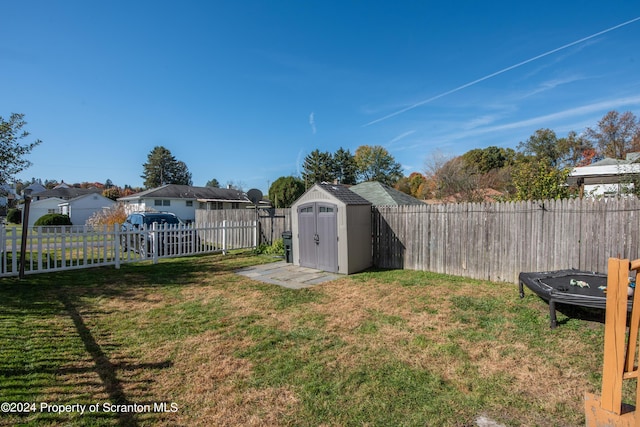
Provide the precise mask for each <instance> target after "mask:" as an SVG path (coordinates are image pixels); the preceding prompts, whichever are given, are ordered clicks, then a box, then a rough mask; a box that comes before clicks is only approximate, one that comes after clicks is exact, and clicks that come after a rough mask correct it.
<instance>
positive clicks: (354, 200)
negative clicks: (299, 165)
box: [311, 182, 371, 205]
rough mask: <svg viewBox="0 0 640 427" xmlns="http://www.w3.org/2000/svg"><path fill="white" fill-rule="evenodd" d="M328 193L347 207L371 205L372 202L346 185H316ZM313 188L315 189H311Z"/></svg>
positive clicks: (324, 183)
mask: <svg viewBox="0 0 640 427" xmlns="http://www.w3.org/2000/svg"><path fill="white" fill-rule="evenodd" d="M315 185H316V186H318V187H320V188H321V189H323V190H324V191H326V192H327V193H329V194H331V195H332V196H333V197H335V198H336V199H338V200H340V201H341V202H343V203H344V204H345V205H370V204H371V202H370V201H368V200H367V199H365V198H364V197H362V196H360V195H359V194H356V193H354V192H353V191H351V190H350V189H349V187H347V186H346V185H341V184H328V183H326V182H323V183H321V184H315ZM311 188H313V187H311Z"/></svg>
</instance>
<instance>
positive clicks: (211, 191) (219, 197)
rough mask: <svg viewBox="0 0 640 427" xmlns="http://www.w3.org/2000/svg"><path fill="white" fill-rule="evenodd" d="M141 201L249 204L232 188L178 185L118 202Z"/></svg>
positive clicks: (138, 194)
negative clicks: (189, 200) (177, 200)
mask: <svg viewBox="0 0 640 427" xmlns="http://www.w3.org/2000/svg"><path fill="white" fill-rule="evenodd" d="M140 199H191V200H203V201H229V202H245V203H247V202H249V199H247V196H246V194H244V193H243V192H242V191H239V190H235V189H232V188H214V187H193V186H190V185H178V184H165V185H162V186H160V187H156V188H151V189H149V190H145V191H141V192H140V193H136V194H132V195H130V196H126V197H120V198H119V199H118V200H119V201H133V200H140Z"/></svg>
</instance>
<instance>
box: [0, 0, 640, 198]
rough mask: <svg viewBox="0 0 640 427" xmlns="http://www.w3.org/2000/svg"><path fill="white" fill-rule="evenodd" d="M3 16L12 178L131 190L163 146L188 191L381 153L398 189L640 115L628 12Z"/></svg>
mask: <svg viewBox="0 0 640 427" xmlns="http://www.w3.org/2000/svg"><path fill="white" fill-rule="evenodd" d="M0 5H1V6H2V15H1V16H0V58H1V59H0V61H1V62H2V66H1V67H0V77H1V80H0V81H1V82H2V92H1V95H0V99H1V102H0V107H1V108H0V116H2V117H5V118H8V116H9V115H10V114H11V113H12V112H18V113H24V114H25V115H26V117H25V118H26V120H27V122H28V125H27V130H28V131H29V132H31V136H32V137H33V138H39V139H41V140H42V141H43V143H42V144H41V145H40V146H38V147H37V148H36V149H35V150H34V151H33V152H32V153H31V154H30V155H29V159H30V160H31V161H32V162H33V166H32V167H30V168H29V169H28V170H26V171H24V172H23V173H21V174H20V175H19V176H18V178H20V179H30V178H31V177H36V178H42V179H56V180H64V181H65V182H70V183H72V182H81V181H98V182H105V181H106V180H107V179H111V180H112V181H113V182H114V183H115V184H118V185H125V184H128V185H132V186H141V185H142V181H143V180H142V178H140V175H141V174H142V164H143V163H144V162H146V160H147V155H148V154H149V152H150V151H151V150H152V149H153V147H155V146H158V145H161V146H164V147H166V148H168V149H169V150H170V151H171V152H172V153H173V155H174V156H175V157H176V158H177V159H178V160H182V161H184V162H185V163H186V164H187V166H188V168H189V170H190V171H191V173H192V174H193V182H194V185H204V184H205V183H206V182H207V181H208V180H210V179H212V178H216V179H217V180H218V181H219V182H220V183H221V184H223V185H224V184H226V183H227V182H230V181H231V182H233V183H236V184H241V185H242V186H243V188H244V189H245V190H248V189H249V188H259V189H261V190H262V191H263V192H266V191H267V190H268V185H269V184H270V183H272V182H273V181H274V180H275V179H277V178H278V177H280V176H288V175H297V174H299V173H300V171H301V164H302V161H303V159H304V157H305V156H306V155H307V154H309V153H310V152H311V151H313V150H314V149H320V150H322V151H330V152H334V151H335V150H337V149H338V148H340V147H343V148H345V149H350V150H351V152H352V153H353V152H355V150H356V148H357V147H359V146H361V145H381V146H383V147H385V148H386V149H387V150H388V151H389V152H390V153H391V154H392V155H393V156H394V158H395V159H396V160H397V161H398V162H400V163H401V164H402V165H403V167H404V168H405V173H406V174H407V175H408V174H409V173H411V172H414V171H419V172H421V171H424V170H425V169H426V168H427V165H428V164H429V163H430V161H431V160H432V159H433V158H434V157H439V156H442V155H444V156H455V155H460V154H463V153H465V152H467V151H469V150H471V149H473V148H484V147H488V146H491V145H496V146H501V147H511V148H515V147H516V146H517V145H518V143H519V142H520V141H524V140H526V139H527V138H528V137H529V136H530V135H532V134H533V133H534V132H535V130H537V129H541V128H550V129H553V130H554V131H556V133H557V134H558V136H564V135H566V133H567V132H568V131H571V130H574V131H576V132H579V133H580V132H582V131H584V129H585V128H586V127H588V126H589V127H595V126H596V125H597V122H598V120H599V119H600V118H602V117H603V116H604V114H605V113H606V112H608V111H610V110H618V111H619V112H624V111H632V112H633V113H634V114H636V116H640V19H639V18H640V2H638V1H637V0H633V1H631V0H619V1H613V2H603V1H590V0H581V1H569V0H566V1H560V2H558V1H536V2H513V1H487V2H478V1H449V2H433V1H426V0H424V1H400V2H397V1H396V2H391V1H388V2H383V1H373V0H370V1H357V0H342V1H331V0H324V1H300V0H296V1H288V0H273V1H266V0H265V1H244V0H235V1H224V2H222V1H183V2H176V1H171V2H169V1H161V0H155V1H126V2H125V1H108V2H107V1H105V2H93V1H64V0H60V1H48V0H47V1H32V0H21V1H9V0H0Z"/></svg>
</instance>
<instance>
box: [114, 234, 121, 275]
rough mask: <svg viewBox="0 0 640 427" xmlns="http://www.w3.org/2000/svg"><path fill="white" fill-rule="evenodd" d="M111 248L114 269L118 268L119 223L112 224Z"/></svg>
mask: <svg viewBox="0 0 640 427" xmlns="http://www.w3.org/2000/svg"><path fill="white" fill-rule="evenodd" d="M113 240H114V242H113V250H114V251H115V261H116V270H117V269H120V224H118V223H116V224H113Z"/></svg>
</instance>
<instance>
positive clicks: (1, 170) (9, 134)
mask: <svg viewBox="0 0 640 427" xmlns="http://www.w3.org/2000/svg"><path fill="white" fill-rule="evenodd" d="M26 124H27V122H25V121H24V114H17V113H12V114H11V116H10V117H9V120H5V119H4V118H3V117H2V116H0V184H4V183H7V182H9V181H11V180H12V179H13V177H14V176H15V175H16V174H18V173H20V172H22V171H23V170H25V169H26V168H28V167H29V166H31V162H30V161H28V160H27V159H25V156H26V155H27V154H29V153H30V152H31V150H33V149H34V148H35V147H36V146H37V145H39V144H40V143H42V141H40V140H39V139H36V140H35V141H33V142H29V143H23V142H21V140H23V139H25V138H26V137H28V136H29V132H27V131H25V130H22V128H23V127H24V126H25V125H26Z"/></svg>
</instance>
